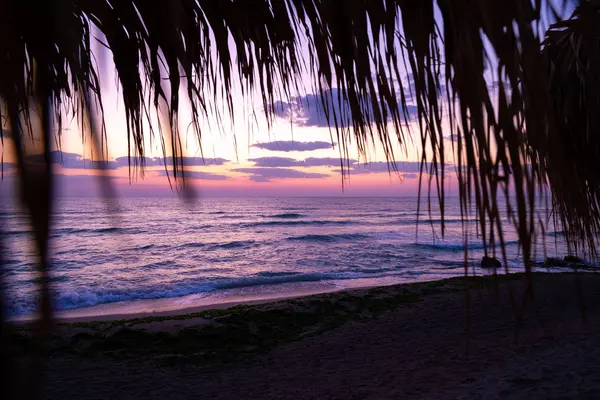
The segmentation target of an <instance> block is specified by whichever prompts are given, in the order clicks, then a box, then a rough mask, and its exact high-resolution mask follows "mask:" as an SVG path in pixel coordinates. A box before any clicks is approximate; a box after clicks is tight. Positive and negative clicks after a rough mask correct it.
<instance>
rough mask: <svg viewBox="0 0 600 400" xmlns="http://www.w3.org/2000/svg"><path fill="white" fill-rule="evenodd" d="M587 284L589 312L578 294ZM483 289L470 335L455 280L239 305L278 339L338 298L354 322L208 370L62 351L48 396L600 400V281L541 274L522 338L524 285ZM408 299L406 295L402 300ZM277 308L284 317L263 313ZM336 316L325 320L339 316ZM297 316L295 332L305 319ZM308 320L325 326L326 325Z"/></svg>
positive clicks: (171, 328) (186, 362) (205, 320)
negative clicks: (272, 326)
mask: <svg viewBox="0 0 600 400" xmlns="http://www.w3.org/2000/svg"><path fill="white" fill-rule="evenodd" d="M577 279H579V282H580V283H579V284H580V285H581V286H580V288H581V291H582V293H583V305H584V306H585V313H584V314H582V312H581V310H582V308H581V304H582V303H580V301H579V296H578V295H577V294H576V293H577V292H576V288H577V282H578V280H577ZM480 283H481V282H480ZM484 283H485V284H479V285H478V286H480V287H481V288H479V289H474V290H471V292H470V293H471V296H470V298H471V306H470V313H469V323H468V331H467V329H466V327H467V324H466V318H465V317H466V313H465V304H466V295H465V292H464V291H462V290H455V289H457V287H458V286H460V285H458V284H457V281H452V282H450V283H449V284H444V285H440V287H441V288H442V289H441V290H440V287H437V286H435V285H434V286H424V287H417V288H414V289H410V290H408V291H407V289H403V288H402V287H391V288H386V289H382V290H380V291H366V290H362V291H360V290H359V291H354V292H352V293H350V294H347V293H345V294H343V295H336V294H330V295H328V296H330V297H320V299H321V300H318V301H317V300H314V299H315V297H314V296H313V297H309V298H306V299H301V300H297V301H287V302H282V303H277V304H276V305H256V306H252V307H249V309H243V310H241V311H240V310H234V311H232V312H234V313H245V314H243V315H246V316H248V318H255V322H256V327H255V329H257V330H258V331H259V332H268V331H261V329H263V328H262V327H263V325H261V324H262V323H263V322H261V320H260V316H261V315H279V314H281V313H283V314H282V315H287V314H285V313H284V311H289V310H290V309H291V310H292V311H293V310H300V311H302V310H305V309H306V307H308V306H310V307H313V306H314V305H315V304H327V307H330V306H329V304H330V303H331V304H333V303H335V306H331V307H333V308H331V307H330V308H326V310H331V309H336V310H346V311H347V312H346V311H344V312H342V311H339V313H341V314H340V315H342V314H343V318H341V317H340V318H338V319H336V321H338V322H339V323H336V324H333V325H331V326H330V328H328V329H321V330H317V331H315V332H313V334H306V332H305V331H302V334H301V335H296V333H297V332H296V331H294V332H295V333H294V334H295V335H296V336H294V338H293V340H288V339H289V337H291V336H286V335H283V334H282V337H284V339H285V340H283V341H281V340H280V341H273V342H269V346H268V349H267V350H266V351H256V352H254V353H253V352H252V351H249V352H247V354H246V353H244V356H243V357H241V358H236V359H234V360H223V359H218V360H217V361H214V362H200V363H198V362H193V357H192V358H191V359H189V358H186V357H183V359H182V362H173V359H172V358H170V359H168V360H169V362H165V359H164V358H163V357H161V354H158V353H157V352H156V351H154V352H149V353H144V352H143V351H142V350H139V349H137V350H136V351H139V352H140V353H139V354H138V353H135V352H131V350H127V348H125V350H123V349H120V350H119V351H120V352H112V353H109V352H106V353H104V352H98V351H96V352H94V353H85V352H83V353H81V354H78V353H77V352H75V353H73V352H63V353H61V352H60V351H59V352H55V353H53V356H52V358H51V359H50V361H49V363H48V371H47V375H46V377H45V382H46V387H45V389H46V394H47V398H48V399H67V398H77V399H137V398H140V399H141V398H144V399H169V398H172V399H204V398H211V399H212V398H214V399H296V398H299V399H362V398H369V399H370V398H373V399H376V398H381V399H410V398H431V399H463V398H464V399H471V398H486V399H487V398H489V399H494V398H502V399H505V398H527V399H536V398H540V399H542V398H590V399H595V398H600V312H599V307H598V304H600V275H598V274H583V275H581V276H579V278H578V277H577V276H576V275H574V274H552V275H539V276H536V279H535V295H536V297H535V301H534V302H533V303H531V302H530V303H528V306H527V307H526V312H525V313H524V314H523V322H522V325H521V326H520V329H519V330H518V338H517V336H516V332H517V330H516V329H515V328H516V315H517V313H516V312H515V310H514V309H513V308H512V306H511V302H510V301H509V291H510V290H512V292H513V293H514V295H515V298H516V303H517V304H522V296H521V293H522V289H523V287H522V284H521V281H520V280H518V281H513V282H503V283H501V284H500V285H499V286H498V287H496V286H495V285H489V280H488V281H485V282H484ZM400 292H401V293H402V296H400V297H399V296H397V295H396V294H395V293H400ZM415 293H418V296H414V294H415ZM331 296H334V297H331ZM335 296H341V297H335ZM386 296H387V297H386ZM390 296H391V297H390ZM379 297H382V298H385V299H386V303H385V304H387V306H386V309H381V308H380V307H378V308H377V310H378V311H377V312H375V311H374V310H375V308H373V307H372V304H379V303H377V301H378V300H377V299H378V298H379ZM311 299H312V300H311ZM323 299H324V300H323ZM333 299H336V300H335V301H334V300H333ZM365 299H366V300H368V301H366V302H365V301H364V300H365ZM390 299H396V300H394V301H390ZM365 304H366V305H365ZM381 304H384V303H381ZM303 307H304V308H303ZM340 307H341V308H340ZM248 310H250V311H248ZM352 310H356V311H357V312H356V313H353V312H352ZM269 312H271V313H278V314H261V313H269ZM319 312H320V311H319ZM328 312H329V311H325V315H326V316H327V317H326V318H325V320H326V321H329V320H331V315H330V314H327V313H328ZM223 315H225V316H226V314H225V311H220V312H219V313H216V314H214V315H212V314H206V315H202V316H199V315H195V316H191V317H190V318H180V319H169V318H168V317H165V319H162V320H138V321H135V322H129V323H128V327H129V328H128V329H134V330H136V329H137V330H139V331H146V330H148V329H150V330H151V331H152V332H154V333H155V334H156V335H178V332H179V335H180V336H168V337H176V338H178V340H179V339H180V340H182V341H183V340H184V336H182V335H183V334H185V333H186V332H190V330H191V329H192V330H193V329H194V327H198V329H199V331H202V329H214V326H215V324H216V325H218V324H220V323H221V322H220V321H226V320H223V319H222V318H223ZM302 315H305V314H302ZM306 315H308V314H306ZM215 316H217V317H215ZM233 320H234V321H235V319H233ZM289 321H290V326H291V325H294V324H296V321H295V320H289ZM307 321H309V322H307V324H308V325H310V324H312V323H314V324H313V325H310V326H321V325H319V324H321V322H322V319H320V320H318V321H317V322H314V321H313V320H311V319H310V318H309V319H307ZM319 321H320V322H319ZM144 324H145V325H144ZM177 324H179V325H177ZM315 324H316V325H315ZM308 325H307V326H308ZM123 326H124V325H117V326H115V325H107V326H104V325H102V324H100V325H98V326H96V325H93V324H91V325H89V326H86V325H85V324H83V325H82V324H80V325H77V326H72V325H70V326H66V327H65V326H63V327H61V328H60V329H62V334H66V332H70V334H75V332H76V330H79V331H78V332H79V333H81V332H83V333H84V334H85V332H86V330H88V331H89V330H92V331H93V330H97V329H105V328H107V330H106V331H105V332H110V330H111V329H112V332H113V333H109V334H107V335H110V334H114V332H115V329H116V330H117V331H118V329H123ZM211 326H212V328H211ZM249 326H250V333H251V332H252V324H250V325H249ZM294 326H295V325H294ZM99 327H101V328H99ZM207 327H209V328H207ZM108 328H110V329H108ZM278 329H280V330H281V329H282V327H281V326H279V328H278ZM156 332H158V333H156ZM265 334H266V333H265ZM152 337H156V338H157V340H158V339H159V338H165V337H167V336H152ZM161 340H162V339H161ZM186 340H187V339H186ZM216 343H220V342H216ZM273 343H275V344H274V345H272V344H273ZM232 349H233V350H232V351H235V349H236V348H235V346H233V347H232ZM113 350H114V349H113ZM263 350H264V349H263ZM123 351H124V353H123ZM128 351H129V353H128ZM169 352H171V350H169ZM165 353H167V351H165ZM116 354H121V357H116V356H115V355H116ZM198 354H199V353H198Z"/></svg>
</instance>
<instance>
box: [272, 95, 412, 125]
mask: <svg viewBox="0 0 600 400" xmlns="http://www.w3.org/2000/svg"><path fill="white" fill-rule="evenodd" d="M324 95H325V98H326V100H325V105H323V101H322V100H321V96H320V95H319V94H307V95H306V96H300V97H293V98H292V99H290V102H289V103H287V102H283V101H277V102H275V103H273V106H274V107H275V115H277V116H278V117H281V118H287V119H292V120H293V121H294V123H295V124H296V125H298V126H304V127H329V126H330V123H329V121H328V119H327V117H326V112H325V111H327V113H329V117H330V119H331V121H332V123H333V122H334V118H333V116H334V115H335V116H336V117H337V120H338V123H339V122H342V123H343V124H344V125H350V124H351V120H350V116H351V115H352V114H351V107H350V103H349V102H348V100H347V99H345V98H344V96H342V95H341V91H340V90H339V89H336V88H333V89H330V90H327V91H324ZM338 96H339V97H338ZM398 101H399V99H398ZM364 103H365V105H366V106H365V107H366V109H367V110H366V113H368V114H371V120H373V119H374V117H373V114H374V112H373V103H372V102H371V101H370V100H365V102H364ZM379 106H380V107H381V106H382V104H380V105H379ZM407 109H408V113H409V117H411V116H413V115H416V112H417V108H416V106H413V105H407ZM398 111H399V112H400V115H404V112H403V110H402V109H401V108H400V109H399V110H398ZM389 114H390V113H389V112H388V120H389V119H390V117H391V116H390V115H389Z"/></svg>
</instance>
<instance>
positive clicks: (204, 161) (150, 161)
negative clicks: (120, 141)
mask: <svg viewBox="0 0 600 400" xmlns="http://www.w3.org/2000/svg"><path fill="white" fill-rule="evenodd" d="M182 159H183V165H184V166H186V167H202V166H205V165H223V164H225V163H228V162H229V160H226V159H224V158H202V157H183V158H182ZM138 161H139V160H138ZM143 161H144V165H145V166H146V167H163V166H164V165H165V161H166V164H167V165H173V159H172V158H170V157H167V158H166V159H165V158H163V157H154V158H150V157H144V158H143ZM115 162H116V163H117V165H118V166H119V167H127V166H129V160H128V159H127V157H117V158H116V159H115ZM131 164H132V165H134V158H133V157H132V158H131ZM138 165H139V163H138Z"/></svg>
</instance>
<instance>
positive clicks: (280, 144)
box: [252, 103, 334, 152]
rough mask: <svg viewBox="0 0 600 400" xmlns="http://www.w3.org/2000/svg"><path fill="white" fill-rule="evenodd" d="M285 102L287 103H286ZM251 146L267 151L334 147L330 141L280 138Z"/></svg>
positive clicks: (312, 149) (311, 149)
mask: <svg viewBox="0 0 600 400" xmlns="http://www.w3.org/2000/svg"><path fill="white" fill-rule="evenodd" d="M286 104H287V103H286ZM252 147H256V148H259V149H263V150H269V151H284V152H290V151H314V150H323V149H331V148H333V147H334V145H333V144H331V142H319V141H316V142H296V141H293V140H280V141H275V142H268V143H256V144H253V145H252Z"/></svg>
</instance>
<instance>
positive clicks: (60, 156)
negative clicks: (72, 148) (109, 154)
mask: <svg viewBox="0 0 600 400" xmlns="http://www.w3.org/2000/svg"><path fill="white" fill-rule="evenodd" d="M28 158H29V161H31V162H34V163H43V162H45V160H44V156H43V155H42V154H35V155H31V156H29V157H28ZM50 160H51V162H52V164H56V165H60V166H61V168H64V169H91V170H100V169H117V168H118V165H117V163H116V162H114V161H105V162H102V161H95V160H88V159H86V158H84V157H83V156H82V155H80V154H75V153H66V152H64V151H60V150H55V151H52V152H51V153H50Z"/></svg>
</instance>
